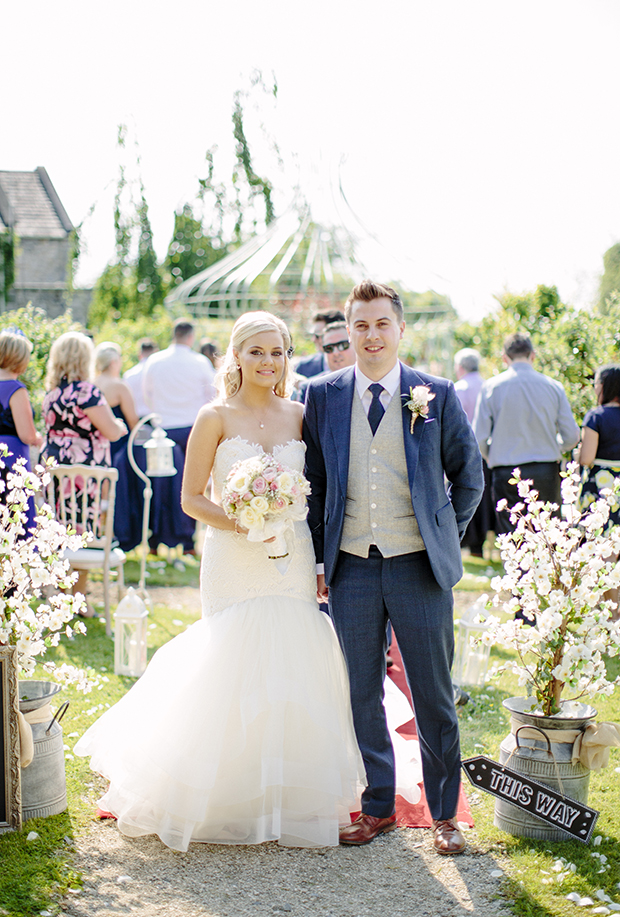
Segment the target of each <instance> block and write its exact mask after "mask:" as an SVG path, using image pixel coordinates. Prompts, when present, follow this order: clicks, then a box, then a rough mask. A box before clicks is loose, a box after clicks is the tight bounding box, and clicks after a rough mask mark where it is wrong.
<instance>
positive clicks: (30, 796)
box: [19, 681, 69, 821]
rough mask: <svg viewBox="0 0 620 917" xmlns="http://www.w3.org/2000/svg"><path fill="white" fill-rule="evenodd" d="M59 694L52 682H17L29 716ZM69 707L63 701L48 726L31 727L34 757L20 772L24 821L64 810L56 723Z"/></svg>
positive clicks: (61, 754)
mask: <svg viewBox="0 0 620 917" xmlns="http://www.w3.org/2000/svg"><path fill="white" fill-rule="evenodd" d="M48 686H49V687H48ZM59 690H60V686H59V685H57V684H54V683H53V682H36V681H32V682H29V681H20V683H19V696H20V702H19V706H20V710H21V712H22V713H24V714H26V713H30V712H32V711H33V710H36V709H38V708H41V707H43V706H45V705H46V704H49V701H50V698H51V697H52V696H53V695H54V694H56V692H57V691H59ZM68 706H69V701H66V702H65V703H64V704H62V706H61V707H60V708H59V709H58V711H57V712H56V714H54V715H52V717H51V719H50V720H49V721H48V722H45V723H32V724H31V729H32V738H33V744H34V757H33V759H32V762H31V763H30V764H29V765H28V767H23V768H22V769H21V787H22V817H23V819H24V821H27V820H28V819H29V818H45V817H47V816H48V815H58V814H59V812H64V810H65V809H66V808H67V786H66V780H65V753H64V749H63V737H62V729H61V728H60V725H59V723H60V720H61V719H62V718H63V716H64V715H65V713H66V711H67V708H68Z"/></svg>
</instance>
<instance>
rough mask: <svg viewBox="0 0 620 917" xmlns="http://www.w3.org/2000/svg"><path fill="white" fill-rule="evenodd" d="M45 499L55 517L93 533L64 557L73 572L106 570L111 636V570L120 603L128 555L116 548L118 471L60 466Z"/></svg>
mask: <svg viewBox="0 0 620 917" xmlns="http://www.w3.org/2000/svg"><path fill="white" fill-rule="evenodd" d="M49 473H50V475H51V480H50V483H49V484H48V486H47V493H46V498H47V501H48V503H49V504H50V506H51V507H52V508H53V509H54V511H55V514H56V518H57V519H58V521H59V522H62V523H63V524H64V525H67V526H71V528H73V529H75V530H76V531H77V532H79V533H82V532H91V533H92V536H93V537H92V540H91V541H89V542H88V546H87V547H85V548H80V549H79V550H78V551H66V552H65V555H64V556H65V558H66V559H67V560H69V562H70V563H71V567H72V569H74V570H95V569H103V595H104V602H105V621H106V633H107V635H108V636H110V635H111V633H112V627H111V619H110V578H111V571H113V570H117V571H118V573H117V584H118V601H119V602H120V600H121V597H122V593H123V587H124V578H123V564H124V563H125V559H126V558H125V553H124V552H123V551H121V549H120V548H118V547H113V544H112V539H113V533H114V503H115V498H116V482H117V480H118V471H117V469H116V468H105V467H103V466H101V465H57V466H56V467H55V468H50V469H49Z"/></svg>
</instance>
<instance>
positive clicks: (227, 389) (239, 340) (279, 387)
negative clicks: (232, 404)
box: [215, 312, 293, 399]
mask: <svg viewBox="0 0 620 917" xmlns="http://www.w3.org/2000/svg"><path fill="white" fill-rule="evenodd" d="M262 331H277V332H278V333H279V334H281V335H282V342H283V345H284V372H283V373H282V378H281V379H280V380H279V381H278V382H277V384H276V385H275V386H274V389H273V390H274V392H275V394H276V395H279V396H280V398H288V396H289V394H290V392H291V391H292V388H293V370H292V368H291V361H290V360H289V355H288V351H289V349H290V347H291V335H290V333H289V330H288V328H287V327H286V325H285V324H284V322H283V321H282V319H281V318H278V317H277V315H272V314H271V313H270V312H246V313H245V314H244V315H242V316H241V317H240V318H238V319H237V321H236V322H235V324H234V325H233V330H232V333H231V335H230V342H229V344H228V349H227V350H226V356H225V357H224V362H223V363H222V368H221V369H220V371H219V372H218V373H217V375H216V377H215V384H216V385H217V391H218V394H219V397H220V398H222V399H223V398H230V397H231V395H236V394H237V392H238V391H239V389H240V388H241V382H242V378H241V370H240V369H239V367H238V365H237V358H236V356H235V351H237V352H239V350H240V349H241V347H242V346H243V344H244V343H245V342H246V341H247V340H248V338H251V337H254V335H255V334H260V333H261V332H262Z"/></svg>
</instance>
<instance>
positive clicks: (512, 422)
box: [473, 332, 579, 535]
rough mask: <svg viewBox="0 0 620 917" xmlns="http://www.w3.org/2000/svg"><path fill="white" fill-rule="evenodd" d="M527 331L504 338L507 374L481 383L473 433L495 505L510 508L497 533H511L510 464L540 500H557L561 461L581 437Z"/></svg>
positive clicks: (515, 496) (512, 489)
mask: <svg viewBox="0 0 620 917" xmlns="http://www.w3.org/2000/svg"><path fill="white" fill-rule="evenodd" d="M534 358H535V354H534V347H533V345H532V340H531V338H530V336H529V334H524V333H522V332H516V333H515V334H511V335H509V336H508V337H507V338H506V340H505V341H504V353H503V360H504V363H505V364H506V366H507V369H506V371H505V372H503V373H501V374H500V375H499V376H495V377H494V378H492V379H488V380H487V381H486V382H485V383H484V384H483V386H482V390H481V392H480V395H479V396H478V402H477V404H476V413H475V416H474V424H473V426H474V432H475V434H476V439H477V440H478V445H479V446H480V451H481V453H482V456H483V458H485V459H486V461H487V464H488V466H489V468H490V469H491V485H492V493H493V503H494V505H495V506H497V503H498V501H499V500H506V501H507V503H508V509H506V510H502V512H500V513H496V515H497V528H496V531H497V533H498V535H500V534H505V533H508V532H512V531H513V529H514V526H513V525H512V524H511V522H510V507H512V506H514V505H515V504H516V503H518V502H520V497H519V494H518V491H517V488H516V486H515V485H514V484H509V483H508V482H509V480H510V478H511V477H512V472H513V469H514V468H517V467H518V468H520V469H521V477H522V478H523V479H524V480H525V479H528V480H531V481H533V482H534V488H535V489H536V490H537V491H538V493H539V496H540V499H541V500H543V501H550V502H552V503H557V504H560V502H561V488H560V484H561V479H560V460H561V458H562V453H564V452H569V451H570V450H571V449H572V448H573V446H575V445H576V444H577V443H578V441H579V427H578V426H577V424H576V422H575V418H574V417H573V413H572V410H571V406H570V404H569V403H568V398H567V397H566V392H565V391H564V388H563V387H562V384H561V383H560V382H557V381H556V380H555V379H551V378H550V377H549V376H545V375H544V374H543V373H539V372H536V370H535V369H534V367H533V363H534Z"/></svg>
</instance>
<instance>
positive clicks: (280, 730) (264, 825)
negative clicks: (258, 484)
mask: <svg viewBox="0 0 620 917" xmlns="http://www.w3.org/2000/svg"><path fill="white" fill-rule="evenodd" d="M75 751H76V753H77V754H79V755H90V756H91V758H92V760H91V766H92V768H93V769H94V770H96V771H98V772H99V773H101V774H103V775H104V776H105V777H107V778H108V779H109V780H110V788H109V790H108V792H107V793H106V795H105V796H104V797H103V798H102V799H101V800H100V803H99V804H100V806H101V807H102V808H104V809H106V810H108V811H110V812H112V813H113V814H114V815H115V816H116V817H117V819H118V826H119V829H120V830H121V831H122V832H123V833H124V834H126V835H129V836H138V835H144V834H157V835H158V836H159V837H160V838H161V840H162V841H163V842H164V843H165V844H167V845H168V846H169V847H172V848H174V849H177V850H186V849H187V846H188V844H189V843H190V841H204V842H210V843H218V844H227V843H230V844H257V843H261V842H262V841H270V840H277V841H278V842H279V843H280V844H283V845H285V846H296V847H305V846H334V845H337V844H338V827H339V824H347V823H348V822H349V813H350V812H351V811H353V810H354V809H355V808H356V807H357V808H359V804H358V799H359V792H360V789H361V788H362V787H363V785H364V784H365V782H366V781H365V776H364V768H363V764H362V760H361V757H360V754H359V750H358V747H357V743H356V740H355V735H354V731H353V723H352V717H351V712H350V702H349V685H348V677H347V674H346V669H345V665H344V661H343V658H342V654H341V651H340V648H339V646H338V641H337V638H336V636H335V633H334V631H333V628H332V625H331V622H330V621H329V619H328V618H327V617H326V616H325V615H324V614H323V613H322V612H320V611H319V610H318V609H317V607H316V605H315V604H314V603H312V602H309V601H305V600H304V599H299V598H291V597H288V596H287V597H283V596H272V597H269V598H264V597H259V598H256V597H255V598H252V599H248V600H247V601H243V602H239V603H237V604H235V605H232V606H230V607H229V608H227V609H225V610H224V611H221V612H219V613H217V614H214V615H212V616H210V617H206V618H203V619H202V620H200V621H198V622H197V623H196V624H193V625H192V626H191V627H189V628H188V629H187V631H185V633H183V634H181V635H180V636H178V637H176V638H175V639H174V640H172V641H170V643H168V644H166V645H165V646H163V647H162V648H161V649H160V650H159V651H158V652H157V653H156V654H155V656H154V658H153V660H152V661H151V663H150V665H149V667H148V669H147V671H146V673H145V674H144V675H143V676H142V678H141V679H140V680H139V681H138V682H137V683H136V685H135V686H134V687H133V688H132V689H131V691H129V693H128V694H127V695H125V697H124V698H123V699H122V700H121V701H120V702H119V703H118V704H116V705H115V706H114V707H112V708H111V709H110V710H109V711H107V712H106V713H105V714H104V715H103V716H102V717H101V718H100V719H99V720H98V721H97V722H96V723H94V724H93V726H91V727H90V729H89V730H88V731H87V732H86V734H85V735H84V736H83V738H82V739H80V741H79V742H78V744H77V745H76V748H75Z"/></svg>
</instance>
